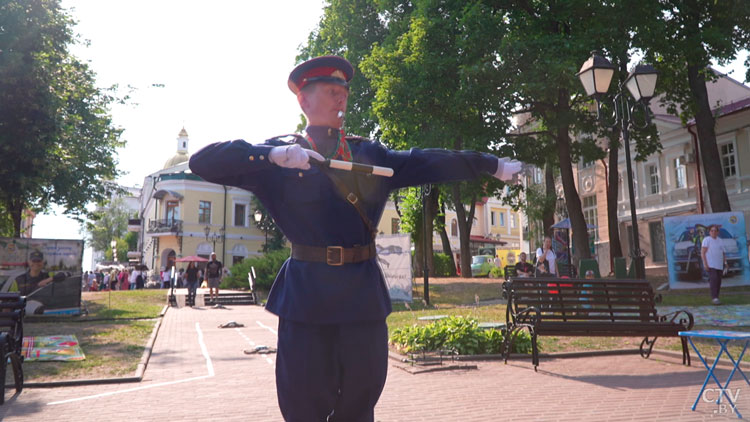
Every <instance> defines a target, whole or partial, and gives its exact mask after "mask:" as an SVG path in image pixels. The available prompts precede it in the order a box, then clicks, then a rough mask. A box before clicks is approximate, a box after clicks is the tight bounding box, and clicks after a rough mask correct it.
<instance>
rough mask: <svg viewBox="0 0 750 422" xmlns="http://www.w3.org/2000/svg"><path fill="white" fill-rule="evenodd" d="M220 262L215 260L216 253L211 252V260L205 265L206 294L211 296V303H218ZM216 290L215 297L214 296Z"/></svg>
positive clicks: (220, 274) (220, 273)
mask: <svg viewBox="0 0 750 422" xmlns="http://www.w3.org/2000/svg"><path fill="white" fill-rule="evenodd" d="M222 268H223V266H222V264H221V261H219V260H217V259H216V252H211V260H210V261H208V264H206V280H207V284H208V294H209V295H210V296H211V302H212V303H216V304H218V303H219V302H218V301H219V284H221V276H222V274H223V272H222ZM214 290H216V296H214Z"/></svg>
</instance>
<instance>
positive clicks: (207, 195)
mask: <svg viewBox="0 0 750 422" xmlns="http://www.w3.org/2000/svg"><path fill="white" fill-rule="evenodd" d="M188 160H189V155H188V134H187V132H186V131H185V129H184V128H183V129H182V130H181V131H180V133H179V135H178V137H177V153H176V154H175V155H174V156H173V157H171V158H170V159H168V160H167V161H166V163H165V164H164V168H162V169H161V170H159V171H157V172H155V173H152V174H150V175H148V176H146V178H145V180H144V183H143V187H142V188H141V198H140V199H141V205H140V219H139V220H131V221H130V223H129V228H131V229H132V230H137V231H140V234H141V235H140V240H139V251H138V252H135V253H130V254H129V258H132V260H134V261H138V262H140V263H142V264H145V265H146V266H148V267H149V269H152V270H154V271H160V270H163V269H169V268H171V267H172V266H173V265H174V262H175V260H176V259H177V258H180V257H184V256H189V255H198V256H201V257H204V258H208V257H209V256H210V255H211V252H216V256H217V259H218V260H220V261H221V262H223V263H224V265H225V266H226V267H231V266H232V265H233V264H234V263H236V262H239V261H241V260H242V259H244V258H246V257H248V256H252V255H260V254H261V253H260V252H258V251H260V250H262V248H263V242H264V241H265V237H264V234H263V232H262V231H261V230H259V229H257V228H256V227H255V224H254V219H253V212H254V210H253V209H252V208H251V199H252V197H253V194H252V193H250V192H248V191H246V190H243V189H239V188H234V187H229V186H223V185H217V184H214V183H209V182H206V181H204V180H203V179H201V178H200V177H198V176H196V175H194V174H192V173H191V172H190V169H189V168H188Z"/></svg>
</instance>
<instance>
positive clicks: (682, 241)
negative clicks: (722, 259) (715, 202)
mask: <svg viewBox="0 0 750 422" xmlns="http://www.w3.org/2000/svg"><path fill="white" fill-rule="evenodd" d="M707 235H708V234H707V233H705V234H704V233H702V231H700V230H698V228H694V227H688V228H687V230H685V231H684V232H682V234H680V237H679V238H678V239H677V241H676V242H675V244H674V253H673V257H674V262H673V264H672V265H673V266H674V270H675V273H676V274H677V279H678V280H696V281H699V280H703V279H704V278H706V274H705V272H704V270H703V259H702V258H701V243H702V241H703V238H704V236H707ZM719 239H720V240H721V242H722V244H723V245H724V250H725V251H726V258H727V266H728V267H729V270H728V273H727V277H732V276H733V275H735V274H737V273H741V272H742V257H741V256H740V244H739V240H737V238H736V237H734V236H732V235H731V234H730V233H729V232H728V231H727V230H725V229H722V228H719Z"/></svg>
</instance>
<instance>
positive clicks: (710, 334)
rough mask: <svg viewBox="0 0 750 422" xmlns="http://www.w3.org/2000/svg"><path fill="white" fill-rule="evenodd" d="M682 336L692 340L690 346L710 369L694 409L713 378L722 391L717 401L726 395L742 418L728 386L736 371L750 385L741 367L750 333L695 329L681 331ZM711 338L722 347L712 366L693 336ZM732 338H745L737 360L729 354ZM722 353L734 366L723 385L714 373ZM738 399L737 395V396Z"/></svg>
mask: <svg viewBox="0 0 750 422" xmlns="http://www.w3.org/2000/svg"><path fill="white" fill-rule="evenodd" d="M679 334H680V336H682V337H687V339H688V341H689V342H690V346H692V347H693V350H695V353H696V354H697V355H698V358H699V359H700V360H701V362H703V366H705V367H706V369H707V370H708V375H706V380H705V381H703V386H702V387H701V391H700V392H699V393H698V397H697V398H696V399H695V403H693V407H692V410H695V406H697V405H698V401H699V400H700V398H701V396H702V395H703V391H704V390H705V389H706V384H708V380H709V379H713V380H714V382H715V383H716V385H717V386H719V391H721V394H719V398H718V399H717V400H716V403H717V404H719V403H721V398H722V396H724V397H726V399H727V401H728V402H729V404H730V405H731V406H732V411H734V412H735V413H737V417H738V418H742V414H741V413H740V411H739V410H737V406H736V405H735V404H734V403H733V402H732V398H731V397H729V394H728V393H727V388H728V387H729V383H730V382H731V381H732V377H734V374H735V373H736V372H739V373H740V375H742V378H745V382H747V384H748V385H750V380H748V379H747V377H746V376H745V373H744V372H742V369H741V368H740V362H742V358H743V357H744V356H745V352H746V351H747V347H748V345H750V333H742V332H739V331H722V330H695V331H680V333H679ZM694 337H695V338H710V339H714V340H716V342H717V343H718V344H719V347H721V350H719V354H718V355H717V356H716V359H715V360H714V363H713V365H711V366H710V367H709V366H708V363H706V360H705V359H703V356H702V355H701V352H700V351H698V348H696V347H695V344H693V340H692V339H693V338H694ZM731 340H740V341H742V340H744V341H745V347H744V348H743V349H742V353H741V354H740V357H739V358H738V359H737V360H736V361H735V360H734V358H732V355H730V354H729V350H728V349H727V343H729V342H730V341H731ZM722 354H726V355H727V357H728V358H729V360H730V361H731V362H732V364H733V365H734V367H733V368H732V372H730V373H729V378H728V379H727V382H726V383H725V384H724V385H721V382H719V380H718V378H716V375H714V369H715V368H716V364H718V363H719V359H720V358H721V355H722ZM735 399H736V397H735Z"/></svg>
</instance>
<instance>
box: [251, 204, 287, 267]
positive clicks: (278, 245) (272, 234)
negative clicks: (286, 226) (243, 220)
mask: <svg viewBox="0 0 750 422" xmlns="http://www.w3.org/2000/svg"><path fill="white" fill-rule="evenodd" d="M250 208H251V209H252V210H253V224H255V227H257V228H258V229H260V230H262V231H263V235H264V237H265V238H266V239H267V242H265V241H264V242H263V249H261V250H260V251H258V252H263V253H268V252H270V251H278V250H280V249H283V248H284V245H285V243H286V238H285V237H284V234H283V233H281V230H280V229H279V227H278V226H277V225H276V223H275V222H274V221H273V218H272V217H271V215H270V214H269V213H268V211H267V210H266V208H265V207H264V206H263V204H262V203H261V202H260V200H258V198H256V197H255V196H253V199H252V200H251V202H250ZM258 212H260V215H261V218H260V221H256V220H255V214H256V213H258Z"/></svg>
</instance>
